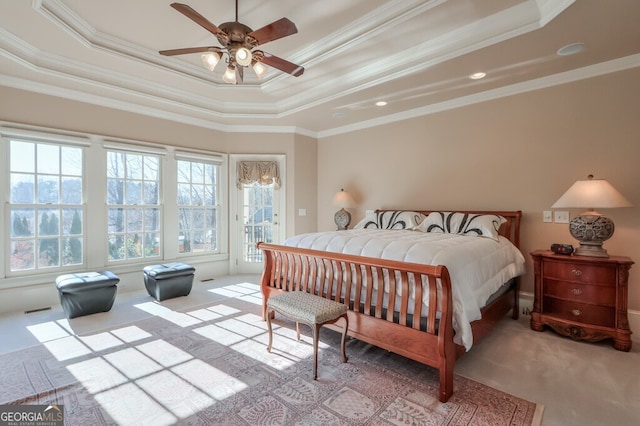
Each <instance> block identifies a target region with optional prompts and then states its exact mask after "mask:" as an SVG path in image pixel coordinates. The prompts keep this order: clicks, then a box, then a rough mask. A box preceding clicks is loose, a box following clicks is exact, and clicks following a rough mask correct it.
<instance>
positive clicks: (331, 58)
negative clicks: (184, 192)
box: [0, 0, 640, 137]
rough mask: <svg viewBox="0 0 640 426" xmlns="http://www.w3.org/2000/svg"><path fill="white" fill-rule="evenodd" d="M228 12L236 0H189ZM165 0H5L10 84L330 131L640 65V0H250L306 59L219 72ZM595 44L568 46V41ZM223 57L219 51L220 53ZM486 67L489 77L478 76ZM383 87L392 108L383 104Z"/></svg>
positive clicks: (188, 117) (204, 37)
mask: <svg viewBox="0 0 640 426" xmlns="http://www.w3.org/2000/svg"><path fill="white" fill-rule="evenodd" d="M181 2H182V3H186V4H188V5H189V6H191V7H192V8H193V9H195V10H196V11H198V12H199V13H200V14H201V15H203V16H205V17H206V18H207V19H209V20H210V21H211V22H213V23H214V24H216V25H219V24H221V23H222V22H227V21H233V20H234V19H235V2H234V1H232V0H181ZM170 3H171V1H166V2H162V1H158V0H136V1H128V0H109V1H95V0H92V1H87V0H33V1H3V2H1V3H0V85H5V86H9V87H14V88H19V89H24V90H30V91H35V92H39V93H45V94H51V95H55V96H61V97H65V98H69V99H76V100H80V101H84V102H90V103H93V104H98V105H103V106H108V107H112V108H118V109H123V110H127V111H132V112H137V113H142V114H147V115H151V116H156V117H162V118H167V119H170V120H176V121H180V122H185V123H190V124H195V125H199V126H204V127H209V128H215V129H220V130H224V131H286V132H298V133H302V134H308V135H311V136H317V137H322V136H324V135H329V134H334V133H339V132H344V131H348V130H351V129H355V128H362V127H368V126H372V125H375V124H378V123H383V122H389V121H394V120H399V119H403V118H408V117H412V116H418V115H422V114H428V113H432V112H437V111H441V110H445V109H449V108H455V107H459V106H463V105H467V104H470V103H475V102H481V101H484V100H488V99H493V98H497V97H501V96H507V95H510V94H514V93H520V92H523V91H528V90H535V89H538V88H541V87H548V86H552V85H555V84H561V83H564V82H569V81H574V80H577V79H582V78H589V77H592V76H594V75H599V74H603V73H609V72H615V71H618V70H622V69H626V68H631V67H637V66H639V65H640V57H639V55H640V26H639V25H637V22H639V21H640V2H637V1H635V0H616V1H615V2H602V1H600V0H580V1H574V0H482V1H477V0H392V1H383V0H349V1H348V2H346V1H343V0H305V1H304V2H301V1H297V0H279V1H277V2H273V1H271V2H266V1H260V0H238V3H239V11H238V14H239V21H240V22H242V23H243V24H246V25H248V26H250V27H251V28H253V29H257V28H260V27H262V26H264V25H266V24H268V23H271V22H273V21H275V20H277V19H280V18H282V17H285V16H286V17H287V18H289V19H290V20H292V21H293V22H294V23H295V24H296V26H297V28H298V33H297V34H295V35H291V36H288V37H285V38H283V39H280V40H276V41H273V42H270V43H268V44H266V45H265V46H264V47H263V50H265V51H267V52H269V53H272V54H274V55H277V56H279V57H281V58H285V59H287V60H289V61H291V62H294V63H297V64H300V65H302V66H304V67H305V72H304V74H303V75H302V76H300V77H292V76H290V75H288V74H285V73H283V72H280V71H278V70H276V69H273V68H272V69H271V70H270V71H269V73H268V74H267V76H266V77H265V78H264V79H263V80H260V81H258V80H257V78H255V76H254V75H253V73H251V72H249V71H247V72H245V82H244V84H241V85H229V84H227V83H225V82H223V80H222V74H223V72H224V64H222V63H220V64H218V66H217V67H216V69H215V70H214V72H209V71H208V70H206V69H205V68H204V67H203V66H202V64H201V62H200V55H199V54H192V55H181V56H174V57H164V56H161V55H159V54H158V51H159V50H163V49H174V48H181V47H190V46H206V45H219V44H218V42H217V40H216V39H215V37H214V36H213V35H211V34H210V33H208V32H207V31H206V30H204V29H203V28H201V27H200V26H198V25H196V24H195V23H194V22H193V21H191V20H189V19H187V18H186V17H185V16H183V15H181V14H180V13H178V12H176V11H175V10H174V9H172V8H171V7H170V6H169V4H170ZM575 42H581V43H584V46H585V48H584V50H583V51H581V52H579V53H577V54H574V55H568V56H560V55H558V54H557V53H556V52H557V51H558V49H560V48H561V47H563V46H566V45H568V44H571V43H575ZM221 62H223V61H221ZM478 71H482V72H485V73H487V76H486V77H485V78H483V79H480V80H471V79H469V78H468V76H469V75H470V74H472V73H474V72H478ZM380 100H384V101H386V102H387V105H386V106H384V107H378V106H375V102H377V101H380Z"/></svg>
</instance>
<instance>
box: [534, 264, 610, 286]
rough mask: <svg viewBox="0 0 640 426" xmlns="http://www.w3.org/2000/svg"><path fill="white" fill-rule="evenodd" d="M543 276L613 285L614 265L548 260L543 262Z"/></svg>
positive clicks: (560, 279)
mask: <svg viewBox="0 0 640 426" xmlns="http://www.w3.org/2000/svg"><path fill="white" fill-rule="evenodd" d="M544 277H545V278H554V279H557V280H559V281H573V282H583V283H589V284H598V285H606V286H615V285H616V267H615V266H614V265H589V264H586V263H580V262H570V261H568V262H553V261H548V262H545V263H544Z"/></svg>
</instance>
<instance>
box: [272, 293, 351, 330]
mask: <svg viewBox="0 0 640 426" xmlns="http://www.w3.org/2000/svg"><path fill="white" fill-rule="evenodd" d="M267 305H268V306H269V307H270V308H272V309H275V310H276V311H279V312H280V313H282V314H285V315H289V316H291V317H293V318H297V319H299V320H300V321H302V322H306V323H308V324H323V323H325V322H329V321H333V320H335V319H336V318H339V317H340V316H342V315H344V314H345V313H346V312H347V305H344V304H342V303H338V302H335V301H333V300H329V299H325V298H324V297H320V296H316V295H314V294H310V293H306V292H303V291H291V292H286V293H283V294H278V295H276V296H271V297H269V299H268V300H267Z"/></svg>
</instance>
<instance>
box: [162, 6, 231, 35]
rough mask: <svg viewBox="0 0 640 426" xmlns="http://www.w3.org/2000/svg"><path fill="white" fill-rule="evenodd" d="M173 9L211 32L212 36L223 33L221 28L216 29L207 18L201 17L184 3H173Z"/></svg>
mask: <svg viewBox="0 0 640 426" xmlns="http://www.w3.org/2000/svg"><path fill="white" fill-rule="evenodd" d="M171 7H172V8H174V9H175V10H177V11H178V12H180V13H182V14H183V15H184V16H186V17H187V18H189V19H191V20H192V21H193V22H195V23H196V24H198V25H200V26H201V27H202V28H204V29H205V30H207V31H209V32H210V33H211V34H213V35H215V36H217V35H218V34H219V33H220V32H221V31H220V28H218V27H216V26H215V25H214V24H212V23H211V22H210V21H209V20H208V19H207V18H205V17H204V16H202V15H200V14H199V13H198V12H196V11H195V10H193V9H192V8H191V7H190V6H188V5H186V4H182V3H171Z"/></svg>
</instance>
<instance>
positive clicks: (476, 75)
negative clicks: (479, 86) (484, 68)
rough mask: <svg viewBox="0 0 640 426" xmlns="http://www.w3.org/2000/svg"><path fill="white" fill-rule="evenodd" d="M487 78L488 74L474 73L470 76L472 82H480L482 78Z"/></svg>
mask: <svg viewBox="0 0 640 426" xmlns="http://www.w3.org/2000/svg"><path fill="white" fill-rule="evenodd" d="M486 76H487V73H486V72H474V73H473V74H471V75H470V76H469V78H470V79H471V80H480V79H481V78H485V77H486Z"/></svg>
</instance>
